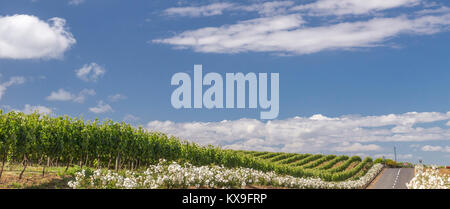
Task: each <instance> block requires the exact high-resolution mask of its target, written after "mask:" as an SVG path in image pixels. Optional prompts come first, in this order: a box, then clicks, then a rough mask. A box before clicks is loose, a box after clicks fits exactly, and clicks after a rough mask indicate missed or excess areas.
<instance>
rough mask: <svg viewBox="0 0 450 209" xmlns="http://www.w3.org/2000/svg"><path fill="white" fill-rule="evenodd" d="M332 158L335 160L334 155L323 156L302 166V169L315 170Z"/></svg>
mask: <svg viewBox="0 0 450 209" xmlns="http://www.w3.org/2000/svg"><path fill="white" fill-rule="evenodd" d="M334 158H336V155H325V156H323V157H321V158H319V159H317V160H315V161H312V162H310V163H308V164H305V165H303V166H302V168H315V167H317V166H319V165H320V164H322V163H324V162H326V161H329V160H332V159H334Z"/></svg>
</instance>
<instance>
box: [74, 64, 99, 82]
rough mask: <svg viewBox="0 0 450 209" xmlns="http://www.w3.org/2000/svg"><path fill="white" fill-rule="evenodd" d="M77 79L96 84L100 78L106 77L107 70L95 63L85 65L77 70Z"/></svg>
mask: <svg viewBox="0 0 450 209" xmlns="http://www.w3.org/2000/svg"><path fill="white" fill-rule="evenodd" d="M75 73H76V74H77V77H78V78H79V79H81V80H83V81H86V82H88V81H93V82H96V81H97V80H98V79H99V78H100V77H102V76H103V75H105V73H106V70H105V68H103V67H101V66H100V65H98V64H97V63H95V62H93V63H91V64H86V65H83V67H82V68H80V69H78V70H75Z"/></svg>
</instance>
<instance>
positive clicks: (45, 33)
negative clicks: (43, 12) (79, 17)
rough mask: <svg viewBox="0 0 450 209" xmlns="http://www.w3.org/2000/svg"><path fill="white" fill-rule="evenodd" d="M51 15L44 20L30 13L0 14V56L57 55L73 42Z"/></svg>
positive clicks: (57, 19) (60, 19)
mask: <svg viewBox="0 0 450 209" xmlns="http://www.w3.org/2000/svg"><path fill="white" fill-rule="evenodd" d="M65 24H66V21H65V20H64V19H62V18H58V17H54V18H51V19H49V20H48V21H47V22H45V21H42V20H40V19H39V18H37V17H35V16H31V15H13V16H0V59H1V58H5V59H36V58H47V59H52V58H60V57H62V56H63V54H64V52H65V51H66V50H68V49H69V48H70V47H71V46H72V45H73V44H75V43H76V40H75V39H74V37H73V35H72V34H71V33H70V32H69V31H68V30H67V29H66V28H65Z"/></svg>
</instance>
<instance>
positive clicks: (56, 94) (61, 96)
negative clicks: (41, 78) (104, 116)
mask: <svg viewBox="0 0 450 209" xmlns="http://www.w3.org/2000/svg"><path fill="white" fill-rule="evenodd" d="M94 95H95V91H94V90H93V89H83V90H81V91H80V93H78V94H73V93H70V92H68V91H66V90H64V89H59V90H58V91H52V92H51V93H50V95H49V96H47V98H46V99H47V100H48V101H72V102H77V103H84V101H85V100H86V98H87V97H88V96H94Z"/></svg>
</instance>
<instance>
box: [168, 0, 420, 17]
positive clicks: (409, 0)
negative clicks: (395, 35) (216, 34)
mask: <svg viewBox="0 0 450 209" xmlns="http://www.w3.org/2000/svg"><path fill="white" fill-rule="evenodd" d="M422 2H423V0H389V1H383V0H318V1H314V2H312V3H308V4H296V3H295V2H294V1H266V2H258V3H254V4H249V5H243V4H238V3H227V2H222V3H212V4H208V5H203V6H185V7H172V8H168V9H166V10H164V14H166V15H170V16H188V17H202V16H203V17H207V16H214V15H222V14H223V13H224V12H226V11H240V12H257V13H258V14H260V15H262V16H274V15H281V14H286V13H295V12H300V14H301V15H314V16H318V15H321V16H327V15H349V14H351V15H369V14H371V13H373V12H379V11H383V10H387V9H393V8H399V7H412V6H417V5H419V4H420V3H422Z"/></svg>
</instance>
